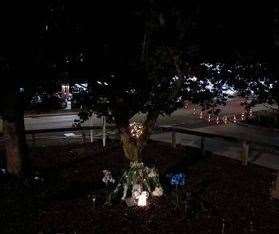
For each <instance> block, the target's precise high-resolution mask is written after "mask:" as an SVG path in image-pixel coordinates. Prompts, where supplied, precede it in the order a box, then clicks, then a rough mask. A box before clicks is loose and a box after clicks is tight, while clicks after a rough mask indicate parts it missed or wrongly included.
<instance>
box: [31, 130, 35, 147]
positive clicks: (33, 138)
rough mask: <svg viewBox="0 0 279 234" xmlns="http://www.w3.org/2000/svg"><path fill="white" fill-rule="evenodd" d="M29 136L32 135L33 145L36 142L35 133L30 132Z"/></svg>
mask: <svg viewBox="0 0 279 234" xmlns="http://www.w3.org/2000/svg"><path fill="white" fill-rule="evenodd" d="M31 137H32V145H35V144H36V138H35V133H32V134H31Z"/></svg>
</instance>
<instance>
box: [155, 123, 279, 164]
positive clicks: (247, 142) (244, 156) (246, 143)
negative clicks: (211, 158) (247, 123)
mask: <svg viewBox="0 0 279 234" xmlns="http://www.w3.org/2000/svg"><path fill="white" fill-rule="evenodd" d="M159 129H160V130H163V131H164V132H171V133H172V134H171V144H172V147H174V148H175V147H176V134H177V133H182V134H188V135H195V136H199V137H201V143H200V149H201V153H202V154H203V155H204V154H205V140H206V138H220V139H223V140H226V141H230V142H237V143H241V144H242V153H241V155H240V160H241V161H242V163H243V164H244V165H247V163H248V158H249V151H250V148H251V147H250V146H251V144H252V143H253V144H257V145H261V146H264V147H270V148H274V149H276V150H279V145H274V144H270V143H266V142H261V141H258V140H255V139H246V138H244V137H235V136H225V135H221V134H217V133H208V132H202V131H196V130H192V129H187V128H179V127H174V126H161V127H159Z"/></svg>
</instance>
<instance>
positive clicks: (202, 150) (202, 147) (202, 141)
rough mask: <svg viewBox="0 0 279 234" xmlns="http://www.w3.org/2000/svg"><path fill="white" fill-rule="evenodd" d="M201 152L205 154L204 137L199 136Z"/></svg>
mask: <svg viewBox="0 0 279 234" xmlns="http://www.w3.org/2000/svg"><path fill="white" fill-rule="evenodd" d="M201 154H202V156H205V137H201Z"/></svg>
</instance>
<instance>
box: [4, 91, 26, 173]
mask: <svg viewBox="0 0 279 234" xmlns="http://www.w3.org/2000/svg"><path fill="white" fill-rule="evenodd" d="M9 104H10V106H9V108H7V109H6V111H5V114H4V115H3V135H4V138H5V141H6V142H5V149H6V162H7V171H8V173H9V174H11V175H15V176H22V175H23V174H25V173H26V172H27V165H29V163H28V160H27V159H28V157H27V145H26V139H25V133H24V130H25V128H24V108H23V102H22V97H20V96H19V95H17V96H16V95H10V97H9Z"/></svg>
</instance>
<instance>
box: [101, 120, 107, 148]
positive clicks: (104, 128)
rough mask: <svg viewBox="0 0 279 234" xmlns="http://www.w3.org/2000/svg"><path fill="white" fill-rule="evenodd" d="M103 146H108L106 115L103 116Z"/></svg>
mask: <svg viewBox="0 0 279 234" xmlns="http://www.w3.org/2000/svg"><path fill="white" fill-rule="evenodd" d="M102 118H103V147H106V117H105V116H103V117H102Z"/></svg>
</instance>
